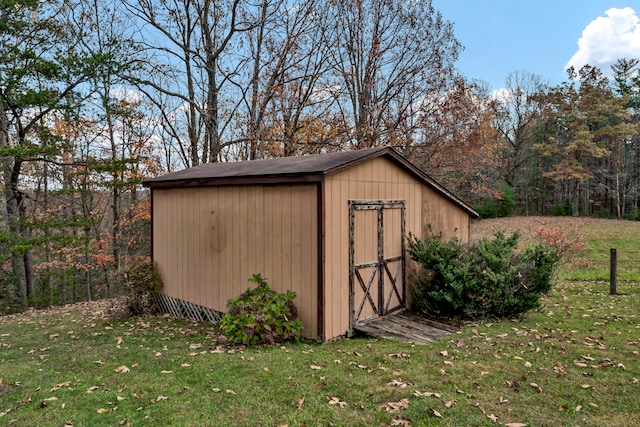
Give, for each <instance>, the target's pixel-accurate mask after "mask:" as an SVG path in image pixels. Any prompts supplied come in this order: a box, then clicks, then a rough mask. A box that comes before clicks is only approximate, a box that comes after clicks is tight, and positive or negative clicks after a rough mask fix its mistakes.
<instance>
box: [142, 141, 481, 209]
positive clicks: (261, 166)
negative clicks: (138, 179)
mask: <svg viewBox="0 0 640 427" xmlns="http://www.w3.org/2000/svg"><path fill="white" fill-rule="evenodd" d="M380 156H386V157H388V158H390V159H391V160H393V161H394V162H395V163H397V164H399V165H400V166H401V167H403V168H404V169H405V170H408V171H409V172H410V173H411V174H412V175H414V176H416V177H417V178H418V179H420V180H421V181H423V182H425V183H426V184H428V185H429V186H430V187H432V188H433V189H434V190H436V191H437V192H439V193H441V194H442V195H444V196H445V197H447V198H449V199H451V200H452V201H453V202H455V203H456V204H458V205H460V206H461V207H463V208H464V209H465V210H467V211H468V212H469V214H470V215H472V216H474V217H477V216H478V214H477V212H475V210H473V209H472V208H471V207H470V206H468V205H467V204H466V203H464V202H463V201H462V200H460V199H458V198H457V197H456V196H455V195H453V193H451V192H450V191H449V190H447V189H446V188H444V187H443V186H441V185H440V184H438V183H437V182H436V181H435V180H433V179H432V178H431V177H429V176H428V175H427V174H426V173H424V172H423V171H422V170H420V169H419V168H418V167H417V166H415V165H414V164H412V163H411V162H409V161H408V160H407V159H405V158H404V157H403V156H401V155H400V154H398V153H397V152H396V151H395V150H394V149H392V148H391V147H377V148H370V149H366V150H354V151H344V152H337V153H325V154H313V155H308V156H298V157H279V158H275V159H264V160H250V161H241V162H228V163H207V164H203V165H199V166H194V167H192V168H187V169H184V170H181V171H178V172H172V173H168V174H166V175H162V176H159V177H157V178H152V179H149V180H146V181H145V182H144V183H143V184H144V185H145V186H147V187H151V188H168V187H192V186H202V185H233V184H238V185H241V184H273V183H284V182H313V181H320V180H321V179H322V177H323V176H324V175H331V174H333V173H336V172H339V171H341V170H344V169H346V168H349V167H352V166H355V165H357V164H359V163H362V162H365V161H367V160H370V159H373V158H376V157H380Z"/></svg>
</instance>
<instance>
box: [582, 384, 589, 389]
mask: <svg viewBox="0 0 640 427" xmlns="http://www.w3.org/2000/svg"><path fill="white" fill-rule="evenodd" d="M580 387H581V388H584V389H587V388H591V384H580Z"/></svg>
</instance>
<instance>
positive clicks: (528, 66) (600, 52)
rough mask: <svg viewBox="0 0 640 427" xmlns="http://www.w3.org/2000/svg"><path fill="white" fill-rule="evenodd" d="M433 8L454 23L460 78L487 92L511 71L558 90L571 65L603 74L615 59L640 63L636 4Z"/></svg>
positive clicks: (462, 2) (450, 4) (490, 2)
mask: <svg viewBox="0 0 640 427" xmlns="http://www.w3.org/2000/svg"><path fill="white" fill-rule="evenodd" d="M433 6H434V7H435V8H436V10H438V11H440V12H441V13H442V15H443V17H444V18H445V19H446V20H448V21H451V22H453V23H454V31H455V34H456V37H457V38H458V40H459V41H460V42H461V43H462V44H463V45H464V47H465V50H464V51H463V52H462V53H461V55H460V59H459V60H458V63H457V65H458V68H459V69H460V70H461V72H462V74H464V75H465V76H467V77H470V78H477V79H480V80H484V81H486V82H487V83H488V84H489V86H490V88H492V89H499V88H500V87H502V86H503V85H504V81H505V78H506V76H507V74H509V73H510V72H513V71H519V70H524V71H529V72H533V73H536V74H540V75H541V76H542V77H543V79H544V80H546V81H547V82H549V83H551V84H558V83H560V82H562V81H564V80H566V76H567V74H566V72H565V67H566V66H567V64H569V63H570V61H571V63H572V64H573V65H576V67H577V68H579V66H581V65H584V64H585V63H589V64H590V65H595V66H598V67H600V68H601V69H602V70H603V71H606V72H608V71H609V65H610V64H611V63H612V62H615V59H616V58H618V57H626V58H632V57H635V58H638V59H640V18H638V17H639V16H640V0H624V1H614V0H536V1H530V0H525V1H522V0H433ZM579 42H580V47H579ZM572 58H573V59H572Z"/></svg>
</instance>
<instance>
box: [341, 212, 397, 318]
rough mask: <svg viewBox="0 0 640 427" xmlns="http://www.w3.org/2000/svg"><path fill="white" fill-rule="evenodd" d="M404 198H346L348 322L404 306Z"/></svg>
mask: <svg viewBox="0 0 640 427" xmlns="http://www.w3.org/2000/svg"><path fill="white" fill-rule="evenodd" d="M404 236H405V204H404V201H395V200H392V201H387V200H382V201H349V271H350V274H349V307H350V315H349V320H350V325H351V327H353V326H354V325H355V324H357V323H360V322H364V321H366V320H370V319H374V318H376V317H379V316H384V315H385V314H387V313H390V312H392V311H395V310H398V309H400V308H403V307H404V306H405V253H404V252H405V251H404V246H405V245H404V238H405V237H404Z"/></svg>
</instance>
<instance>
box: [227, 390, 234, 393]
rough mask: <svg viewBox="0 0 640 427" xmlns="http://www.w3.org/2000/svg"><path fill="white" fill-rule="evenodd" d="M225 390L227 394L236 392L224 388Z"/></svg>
mask: <svg viewBox="0 0 640 427" xmlns="http://www.w3.org/2000/svg"><path fill="white" fill-rule="evenodd" d="M226 392H227V394H236V392H235V391H233V390H226Z"/></svg>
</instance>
